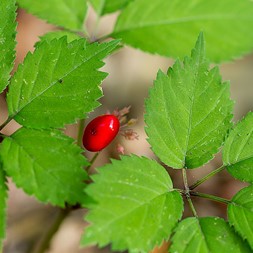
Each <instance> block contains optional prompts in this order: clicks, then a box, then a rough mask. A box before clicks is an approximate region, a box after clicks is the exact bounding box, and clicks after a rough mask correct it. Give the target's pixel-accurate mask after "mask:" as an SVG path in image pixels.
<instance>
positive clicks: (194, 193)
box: [189, 191, 232, 204]
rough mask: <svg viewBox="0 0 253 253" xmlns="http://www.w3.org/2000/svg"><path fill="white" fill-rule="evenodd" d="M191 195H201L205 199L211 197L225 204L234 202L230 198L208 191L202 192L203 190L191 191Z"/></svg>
mask: <svg viewBox="0 0 253 253" xmlns="http://www.w3.org/2000/svg"><path fill="white" fill-rule="evenodd" d="M189 193H190V195H191V196H197V197H201V198H205V199H210V200H212V201H216V202H220V203H223V204H230V203H232V202H231V201H230V200H228V199H224V198H221V197H218V196H214V195H211V194H206V193H201V192H195V191H190V192H189Z"/></svg>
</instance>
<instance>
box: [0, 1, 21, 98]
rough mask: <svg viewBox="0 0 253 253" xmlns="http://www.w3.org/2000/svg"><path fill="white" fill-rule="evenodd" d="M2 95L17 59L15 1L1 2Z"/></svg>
mask: <svg viewBox="0 0 253 253" xmlns="http://www.w3.org/2000/svg"><path fill="white" fill-rule="evenodd" d="M0 13H1V15H0V52H1V54H0V93H1V92H2V91H3V90H4V89H5V87H6V86H7V85H8V80H9V78H10V72H11V70H12V68H13V63H14V59H15V50H14V49H15V46H16V41H15V36H16V25H17V23H16V22H15V20H16V5H15V1H14V0H1V1H0Z"/></svg>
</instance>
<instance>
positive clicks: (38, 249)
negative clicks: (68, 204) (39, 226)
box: [31, 208, 71, 253]
mask: <svg viewBox="0 0 253 253" xmlns="http://www.w3.org/2000/svg"><path fill="white" fill-rule="evenodd" d="M70 212H71V209H70V208H66V209H59V211H58V213H57V215H56V217H55V219H54V221H53V223H52V224H51V226H50V227H49V228H48V230H46V231H45V233H44V234H43V236H42V237H41V239H40V240H39V242H38V243H37V244H36V245H35V247H34V248H33V249H32V251H31V253H44V252H46V251H47V249H48V248H49V247H50V243H51V240H52V238H53V236H54V235H55V233H56V232H57V231H58V229H59V227H60V226H61V224H62V222H63V221H64V219H65V218H66V217H67V216H68V214H69V213H70Z"/></svg>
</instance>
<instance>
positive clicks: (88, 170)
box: [85, 152, 100, 174]
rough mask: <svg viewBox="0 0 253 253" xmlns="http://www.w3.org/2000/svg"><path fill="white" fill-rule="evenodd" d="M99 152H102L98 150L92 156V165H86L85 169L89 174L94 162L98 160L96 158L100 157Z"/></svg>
mask: <svg viewBox="0 0 253 253" xmlns="http://www.w3.org/2000/svg"><path fill="white" fill-rule="evenodd" d="M99 154H100V152H97V153H96V154H95V155H94V156H93V157H92V159H91V161H90V165H89V166H88V167H86V169H85V170H86V171H87V173H88V174H89V173H90V169H91V167H92V165H93V163H94V162H95V161H96V159H97V157H98V155H99Z"/></svg>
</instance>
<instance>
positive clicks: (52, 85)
mask: <svg viewBox="0 0 253 253" xmlns="http://www.w3.org/2000/svg"><path fill="white" fill-rule="evenodd" d="M111 46H112V45H111V44H107V45H106V47H105V48H103V49H102V50H101V51H97V52H96V53H95V54H93V55H92V56H90V57H89V58H86V59H85V61H81V63H80V64H78V65H77V66H75V68H73V69H71V70H70V71H68V72H67V73H65V75H63V76H61V77H59V78H58V79H57V80H56V81H54V82H52V83H51V84H50V85H49V86H48V87H47V88H46V89H44V90H43V91H42V92H40V93H39V94H38V95H37V96H35V97H33V98H32V99H31V100H30V101H29V102H28V103H27V104H25V105H24V106H22V107H20V108H19V110H17V111H15V113H14V114H12V115H10V118H14V117H15V116H16V115H17V114H19V113H20V112H21V111H22V110H23V109H24V108H26V107H27V106H29V105H30V104H31V103H32V102H33V101H34V100H35V99H37V98H38V97H40V96H41V95H43V94H44V93H45V92H47V91H48V90H49V89H51V88H52V87H54V85H55V84H56V83H58V80H59V79H63V78H65V77H66V76H68V75H70V74H71V73H72V72H74V71H75V70H76V69H77V68H79V67H80V66H82V65H83V64H85V63H87V62H88V61H90V60H91V59H92V58H94V57H95V56H96V55H98V54H100V53H101V52H103V51H105V50H106V49H108V47H111ZM99 61H101V59H99ZM34 85H35V84H34Z"/></svg>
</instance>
